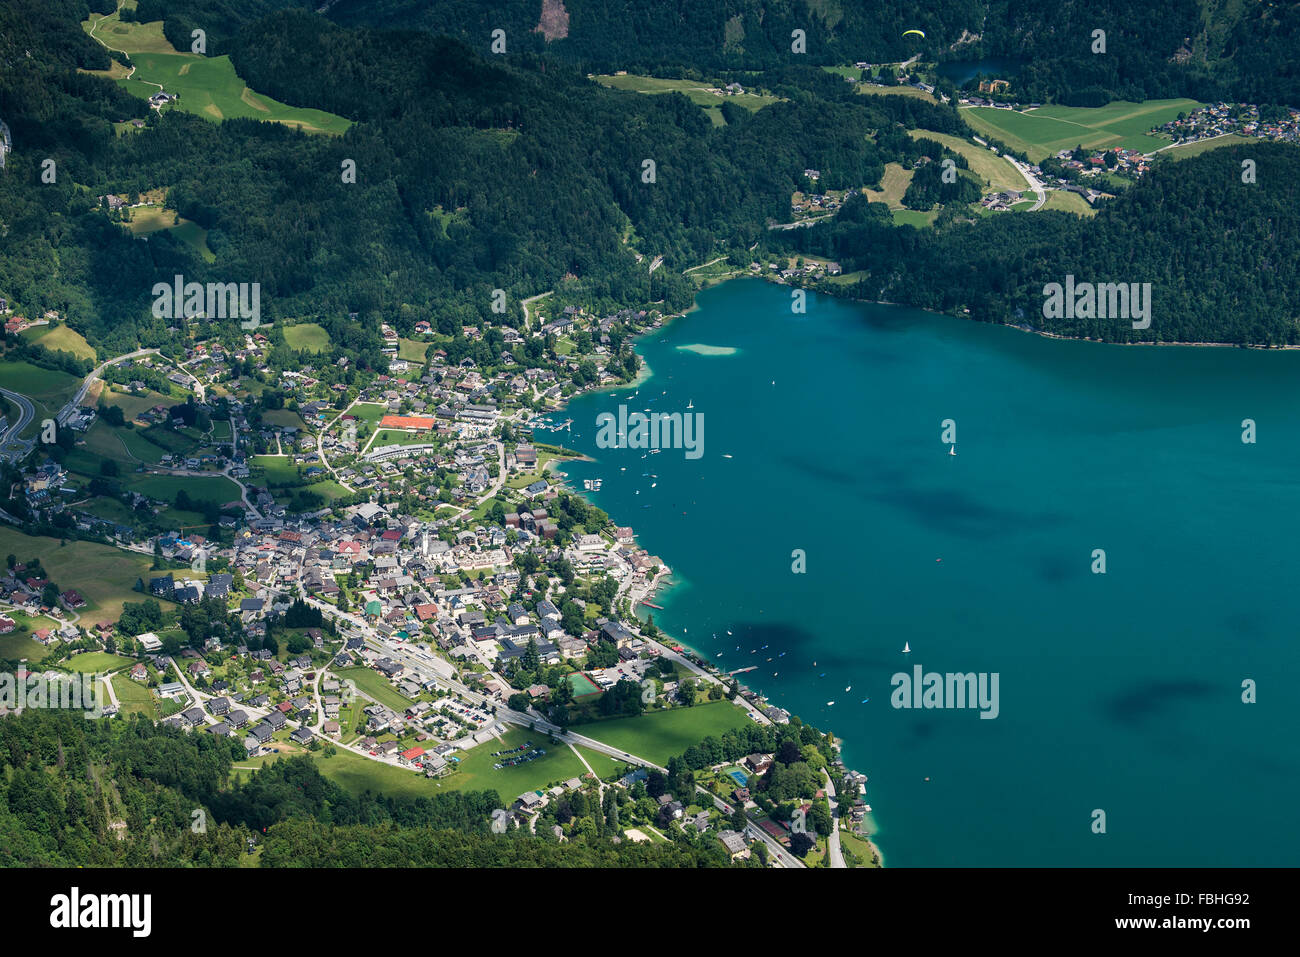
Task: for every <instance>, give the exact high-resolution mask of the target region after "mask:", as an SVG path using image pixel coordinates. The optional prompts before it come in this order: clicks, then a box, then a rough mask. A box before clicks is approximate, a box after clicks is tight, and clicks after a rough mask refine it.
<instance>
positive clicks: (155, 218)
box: [126, 206, 217, 262]
mask: <svg viewBox="0 0 1300 957" xmlns="http://www.w3.org/2000/svg"><path fill="white" fill-rule="evenodd" d="M130 213H131V221H130V222H129V223H127V224H126V226H127V229H129V230H130V231H131V235H133V236H149V235H152V234H153V233H157V232H162V231H163V230H170V231H171V234H172V235H173V236H175V237H176V238H177V239H179V240H180V241H181V242H183V243H186V244H187V245H189V246H191V247H192V248H193V249H194V250H195V252H197V253H198V254H199V255H200V256H202V257H203V258H204V259H205V260H206V261H207V262H214V261H216V258H217V257H216V255H215V254H214V253H213V252H212V250H211V249H209V248H208V231H207V230H206V229H204V228H203V227H202V226H200V225H199V224H198V223H196V222H193V221H191V220H188V219H185V218H183V217H181V218H180V219H179V221H177V216H176V211H175V210H173V209H167V208H165V207H163V206H139V207H137V208H135V209H132V210H131V211H130Z"/></svg>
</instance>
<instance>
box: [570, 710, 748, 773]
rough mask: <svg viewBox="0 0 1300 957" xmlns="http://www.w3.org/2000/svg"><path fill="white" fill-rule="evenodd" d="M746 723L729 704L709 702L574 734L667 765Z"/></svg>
mask: <svg viewBox="0 0 1300 957" xmlns="http://www.w3.org/2000/svg"><path fill="white" fill-rule="evenodd" d="M749 720H750V719H749V718H748V717H746V716H745V712H744V711H742V710H741V709H740V708H738V707H737V706H736V705H734V704H732V703H731V702H730V701H711V702H709V703H708V704H698V705H696V706H695V707H693V708H672V709H670V710H667V711H650V712H647V713H646V714H643V715H639V716H637V717H635V718H611V719H609V720H607V721H597V722H595V723H592V724H583V725H577V726H575V727H574V728H573V730H574V731H575V732H576V733H578V734H581V735H582V736H583V737H587V738H594V739H595V740H597V741H601V742H603V743H605V744H609V745H613V746H614V747H616V748H620V749H621V750H623V751H626V752H627V753H628V754H634V755H636V756H637V757H639V758H645V759H646V760H648V761H653V762H654V763H655V764H658V765H666V764H667V763H668V759H669V758H671V757H673V756H674V755H679V754H681V753H682V752H683V751H685V750H686V749H687V748H689V747H690V746H691V745H693V744H699V743H700V741H701V740H703V739H704V738H707V737H708V736H709V735H713V736H715V737H721V736H722V734H723V732H725V731H730V730H732V729H733V728H743V727H745V726H746V725H748V723H749Z"/></svg>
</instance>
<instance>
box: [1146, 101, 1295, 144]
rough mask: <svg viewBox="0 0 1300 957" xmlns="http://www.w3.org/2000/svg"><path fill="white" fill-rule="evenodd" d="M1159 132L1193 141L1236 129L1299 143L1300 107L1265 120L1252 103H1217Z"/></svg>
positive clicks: (1183, 140) (1178, 141)
mask: <svg viewBox="0 0 1300 957" xmlns="http://www.w3.org/2000/svg"><path fill="white" fill-rule="evenodd" d="M1156 132H1160V133H1166V134H1168V135H1169V136H1172V137H1173V138H1174V142H1175V143H1194V142H1196V141H1197V140H1204V139H1211V138H1213V137H1215V136H1226V135H1228V134H1230V133H1235V134H1237V135H1238V136H1257V137H1259V138H1260V139H1265V140H1274V141H1277V142H1282V143H1300V110H1294V109H1287V110H1285V111H1282V115H1280V116H1277V117H1274V118H1271V119H1268V120H1264V119H1261V118H1260V113H1259V107H1257V106H1254V105H1252V104H1250V103H1214V104H1212V105H1210V106H1204V107H1201V108H1200V109H1196V110H1192V111H1191V112H1190V113H1187V114H1186V115H1184V116H1183V117H1182V118H1181V119H1175V120H1171V121H1169V122H1168V123H1166V124H1165V125H1164V126H1160V127H1157V128H1156Z"/></svg>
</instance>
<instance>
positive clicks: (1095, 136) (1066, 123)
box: [961, 99, 1202, 163]
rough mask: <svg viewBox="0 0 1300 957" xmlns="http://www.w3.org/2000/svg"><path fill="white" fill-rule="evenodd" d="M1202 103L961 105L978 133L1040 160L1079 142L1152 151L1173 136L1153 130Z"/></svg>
mask: <svg viewBox="0 0 1300 957" xmlns="http://www.w3.org/2000/svg"><path fill="white" fill-rule="evenodd" d="M1201 105H1202V104H1201V103H1198V102H1197V101H1196V100H1187V99H1176V100H1148V101H1147V102H1145V103H1130V102H1128V101H1126V100H1117V101H1116V102H1114V103H1108V104H1106V105H1105V106H1098V107H1081V106H1044V107H1040V108H1038V109H1036V110H1031V111H1029V112H1025V113H1021V112H1019V111H1017V110H1003V109H997V108H995V107H989V106H975V107H962V108H961V115H962V118H963V119H965V121H966V123H967V125H968V126H970V127H971V128H972V129H974V130H975V132H976V133H978V134H980V135H981V136H986V137H993V138H995V139H998V140H1001V141H1002V142H1003V143H1005V144H1006V145H1007V146H1009V147H1011V148H1012V149H1014V150H1016V151H1018V152H1022V153H1024V154H1026V155H1027V156H1028V157H1029V158H1030V160H1032V161H1033V162H1035V163H1038V162H1040V161H1042V160H1043V158H1044V157H1047V156H1051V155H1054V154H1055V153H1058V152H1060V151H1061V150H1064V149H1072V148H1074V147H1076V146H1080V145H1081V146H1083V147H1084V148H1085V149H1114V148H1116V147H1122V148H1125V149H1135V150H1140V151H1142V152H1152V151H1154V150H1157V149H1159V148H1160V147H1162V146H1167V145H1168V144H1169V141H1168V140H1165V139H1161V138H1159V137H1155V136H1148V135H1146V134H1147V131H1148V130H1149V129H1151V128H1152V127H1153V126H1159V125H1161V124H1163V123H1167V122H1169V121H1170V120H1172V119H1175V118H1176V117H1177V116H1178V114H1179V113H1182V112H1191V111H1192V110H1195V109H1197V108H1198V107H1200V106H1201Z"/></svg>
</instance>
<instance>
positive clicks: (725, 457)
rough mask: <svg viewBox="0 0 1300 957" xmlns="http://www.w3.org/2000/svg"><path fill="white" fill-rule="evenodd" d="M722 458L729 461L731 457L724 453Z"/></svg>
mask: <svg viewBox="0 0 1300 957" xmlns="http://www.w3.org/2000/svg"><path fill="white" fill-rule="evenodd" d="M722 457H723V458H724V459H729V458H731V456H730V455H728V454H727V453H726V452H723V453H722Z"/></svg>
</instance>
